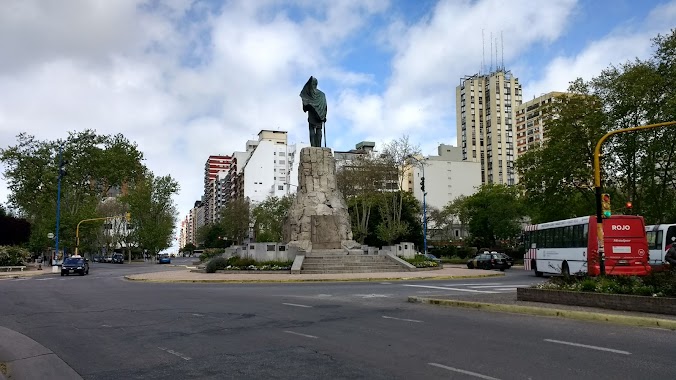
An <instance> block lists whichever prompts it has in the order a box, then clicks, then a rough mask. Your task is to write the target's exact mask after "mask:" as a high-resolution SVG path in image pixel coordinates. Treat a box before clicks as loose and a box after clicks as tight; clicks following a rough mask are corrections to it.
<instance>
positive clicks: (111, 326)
mask: <svg viewBox="0 0 676 380" xmlns="http://www.w3.org/2000/svg"><path fill="white" fill-rule="evenodd" d="M101 327H113V326H111V325H101Z"/></svg>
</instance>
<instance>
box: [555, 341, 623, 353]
mask: <svg viewBox="0 0 676 380" xmlns="http://www.w3.org/2000/svg"><path fill="white" fill-rule="evenodd" d="M545 342H551V343H558V344H565V345H568V346H575V347H583V348H589V349H592V350H598V351H608V352H614V353H616V354H622V355H631V352H627V351H622V350H616V349H613V348H606V347H598V346H589V345H587V344H581V343H573V342H565V341H563V340H555V339H545Z"/></svg>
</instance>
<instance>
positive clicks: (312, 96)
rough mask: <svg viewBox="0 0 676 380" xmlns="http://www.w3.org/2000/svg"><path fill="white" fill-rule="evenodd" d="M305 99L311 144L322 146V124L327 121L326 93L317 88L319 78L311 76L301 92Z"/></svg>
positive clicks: (304, 105) (304, 110)
mask: <svg viewBox="0 0 676 380" xmlns="http://www.w3.org/2000/svg"><path fill="white" fill-rule="evenodd" d="M300 97H301V99H302V100H303V112H307V121H308V124H309V125H310V145H311V146H314V147H321V146H322V124H324V123H326V95H324V93H323V92H322V91H320V90H318V89H317V78H315V77H310V79H308V80H307V83H305V86H303V90H302V91H301V92H300ZM324 145H326V131H324Z"/></svg>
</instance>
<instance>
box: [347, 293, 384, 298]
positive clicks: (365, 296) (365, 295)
mask: <svg viewBox="0 0 676 380" xmlns="http://www.w3.org/2000/svg"><path fill="white" fill-rule="evenodd" d="M354 296H355V297H361V298H388V297H389V295H387V294H354Z"/></svg>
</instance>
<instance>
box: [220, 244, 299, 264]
mask: <svg viewBox="0 0 676 380" xmlns="http://www.w3.org/2000/svg"><path fill="white" fill-rule="evenodd" d="M286 248H287V247H286V245H285V244H280V243H249V244H244V245H241V246H237V247H234V249H233V247H231V248H228V249H226V251H225V254H224V255H223V256H224V257H226V258H227V257H230V256H234V255H237V256H239V257H246V258H250V259H254V260H256V261H293V259H294V258H295V257H296V253H297V252H296V251H290V250H287V249H286Z"/></svg>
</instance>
